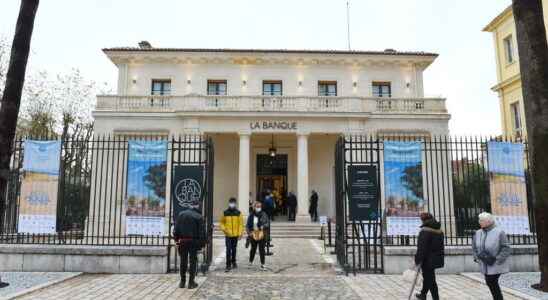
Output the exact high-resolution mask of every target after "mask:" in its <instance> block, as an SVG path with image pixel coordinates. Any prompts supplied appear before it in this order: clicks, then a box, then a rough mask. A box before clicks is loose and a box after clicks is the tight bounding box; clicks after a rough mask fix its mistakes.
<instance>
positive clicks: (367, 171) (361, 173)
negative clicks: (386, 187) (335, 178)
mask: <svg viewBox="0 0 548 300" xmlns="http://www.w3.org/2000/svg"><path fill="white" fill-rule="evenodd" d="M348 182H349V184H350V189H349V194H348V196H349V197H348V198H349V203H350V205H349V215H350V220H351V221H368V220H376V219H377V218H378V209H379V192H378V180H377V167H376V166H367V165H353V166H349V168H348Z"/></svg>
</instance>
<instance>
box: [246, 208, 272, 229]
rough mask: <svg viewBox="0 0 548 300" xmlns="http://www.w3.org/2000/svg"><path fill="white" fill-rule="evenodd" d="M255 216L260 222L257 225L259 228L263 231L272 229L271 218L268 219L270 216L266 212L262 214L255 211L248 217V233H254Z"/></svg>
mask: <svg viewBox="0 0 548 300" xmlns="http://www.w3.org/2000/svg"><path fill="white" fill-rule="evenodd" d="M255 216H257V217H258V218H259V222H258V223H257V226H258V227H260V228H263V229H266V228H268V227H270V218H269V217H268V215H267V214H266V213H265V212H264V211H261V212H260V213H256V212H255V211H254V212H253V213H252V214H250V215H249V216H248V217H247V224H246V229H247V232H252V231H253V218H254V217H255Z"/></svg>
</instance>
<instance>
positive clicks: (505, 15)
mask: <svg viewBox="0 0 548 300" xmlns="http://www.w3.org/2000/svg"><path fill="white" fill-rule="evenodd" d="M513 14H514V11H513V9H512V5H509V6H508V7H507V8H506V9H505V10H503V11H502V12H501V13H500V14H498V15H497V16H496V17H495V18H494V19H493V20H491V22H489V24H487V26H485V27H484V28H483V31H487V32H492V31H493V30H494V29H495V27H497V26H498V25H499V24H500V23H501V22H502V21H504V20H505V19H506V18H508V17H509V16H512V15H513Z"/></svg>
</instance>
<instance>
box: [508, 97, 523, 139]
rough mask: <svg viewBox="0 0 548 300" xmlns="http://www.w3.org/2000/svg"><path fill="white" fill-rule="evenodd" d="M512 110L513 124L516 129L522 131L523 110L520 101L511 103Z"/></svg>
mask: <svg viewBox="0 0 548 300" xmlns="http://www.w3.org/2000/svg"><path fill="white" fill-rule="evenodd" d="M510 112H511V113H512V125H513V126H514V128H513V129H514V131H516V132H517V131H521V112H520V107H519V102H514V103H512V104H510Z"/></svg>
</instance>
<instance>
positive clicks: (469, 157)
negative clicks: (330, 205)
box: [335, 136, 536, 272]
mask: <svg viewBox="0 0 548 300" xmlns="http://www.w3.org/2000/svg"><path fill="white" fill-rule="evenodd" d="M388 140H389V141H419V142H421V144H422V147H421V151H422V181H423V182H421V184H422V186H423V189H422V193H423V194H422V196H423V199H424V201H425V210H427V211H429V212H431V213H432V214H433V215H434V216H435V217H436V218H438V219H439V221H440V222H441V225H442V228H441V229H442V230H443V231H444V233H445V239H446V241H445V242H446V245H448V246H459V245H463V246H469V245H471V241H472V235H473V233H474V232H475V231H476V230H477V229H478V228H479V225H478V219H477V216H478V214H479V213H481V212H490V211H491V187H490V173H489V164H488V161H489V157H488V151H487V143H488V142H490V141H505V142H518V143H523V144H524V149H525V151H524V157H523V160H524V166H525V170H524V172H525V179H526V180H525V181H526V184H525V185H526V191H527V210H528V215H529V223H530V224H529V226H530V229H531V234H530V235H509V240H510V242H511V243H512V244H515V245H527V244H536V228H535V221H534V212H533V209H534V201H533V199H532V197H531V192H530V191H531V189H530V188H531V184H530V176H529V171H528V161H529V160H528V151H527V143H525V142H522V141H516V140H512V139H509V138H502V137H492V138H489V137H450V136H434V137H430V136H375V137H372V136H348V137H344V138H340V139H339V141H338V142H337V145H336V149H335V173H336V174H335V185H336V191H337V194H336V224H337V228H336V252H337V256H338V260H339V263H340V264H341V265H343V266H346V267H347V269H348V270H354V271H355V270H361V271H369V272H379V271H382V268H383V260H382V257H383V255H382V254H383V253H382V252H383V248H384V247H385V246H390V245H394V246H414V245H415V244H416V237H415V236H390V235H388V234H387V233H386V224H385V223H386V222H385V221H386V216H385V214H384V211H385V208H386V207H385V203H384V202H386V200H384V201H382V199H381V197H380V196H379V200H378V201H379V203H378V207H379V216H382V217H381V218H379V219H377V220H374V221H368V222H352V221H350V219H349V217H348V189H349V183H348V180H347V176H348V169H349V167H350V166H354V165H374V166H377V170H378V179H379V180H378V183H379V187H378V188H379V191H382V186H381V183H382V178H381V177H382V176H381V172H382V170H381V168H380V167H379V165H380V162H381V161H382V157H383V152H384V143H383V142H384V141H388ZM381 194H382V193H379V195H381Z"/></svg>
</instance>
